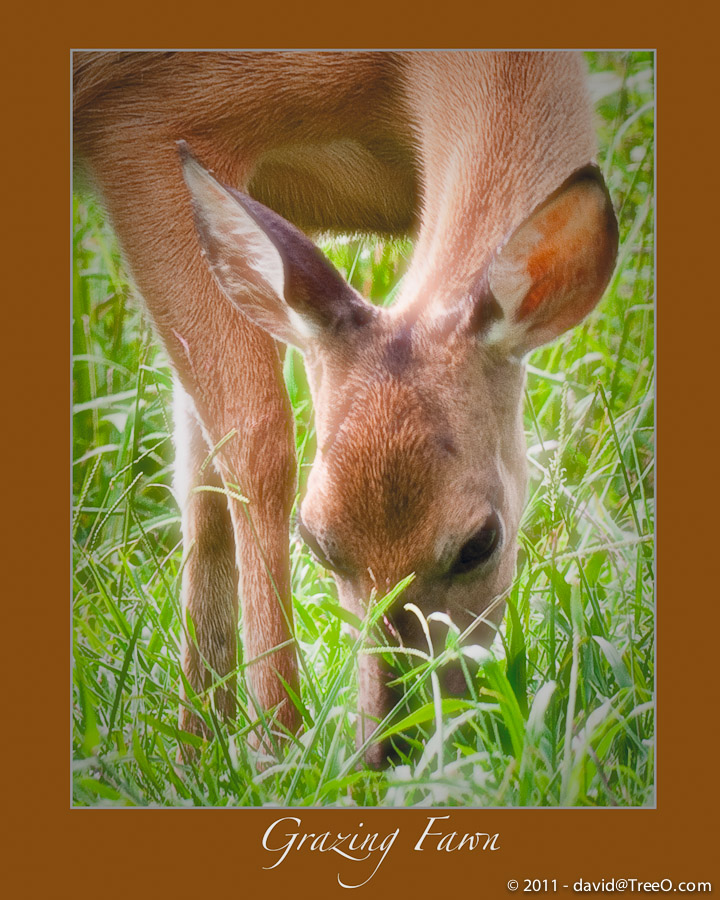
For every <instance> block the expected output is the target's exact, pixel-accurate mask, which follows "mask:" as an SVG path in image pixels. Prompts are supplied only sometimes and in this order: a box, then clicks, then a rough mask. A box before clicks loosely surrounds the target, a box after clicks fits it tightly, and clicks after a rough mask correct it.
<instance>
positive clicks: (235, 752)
mask: <svg viewBox="0 0 720 900" xmlns="http://www.w3.org/2000/svg"><path fill="white" fill-rule="evenodd" d="M589 63H590V69H591V72H592V73H593V75H592V77H593V84H594V85H595V86H596V87H597V88H598V89H600V88H602V91H601V93H603V96H602V97H601V98H599V99H598V101H597V111H598V127H599V134H600V139H601V164H602V165H603V168H604V171H605V173H606V178H607V181H608V185H609V188H610V191H611V194H612V196H613V200H614V202H615V205H616V209H617V210H618V213H619V220H620V233H621V249H620V263H619V267H618V269H617V272H616V274H615V276H614V278H613V281H612V283H611V286H610V288H609V290H608V292H607V294H606V297H605V299H604V300H603V302H602V303H601V304H600V306H599V307H598V309H597V310H596V311H595V312H594V313H593V314H592V315H591V317H590V318H589V319H588V320H587V322H585V323H584V324H583V325H581V326H580V327H578V328H577V329H575V330H574V331H572V332H571V333H569V334H567V335H565V336H564V337H563V338H561V339H559V340H558V341H556V342H555V343H554V344H552V345H550V346H548V347H544V348H542V349H540V350H538V351H537V352H536V353H534V354H533V355H532V357H531V359H530V366H529V375H528V386H527V397H526V415H525V427H526V432H527V442H528V447H529V448H530V449H529V458H530V474H531V481H530V487H529V494H528V503H527V509H526V512H525V515H524V518H523V522H522V528H521V534H520V553H519V559H518V569H517V577H516V579H515V582H514V585H513V588H512V592H511V594H510V597H509V600H508V613H507V615H506V617H505V621H504V624H503V626H502V628H501V633H500V635H499V637H498V640H497V641H496V643H495V645H494V647H493V651H492V653H491V654H489V656H488V658H487V660H486V661H485V662H484V663H483V665H482V666H481V668H480V670H479V673H478V676H477V678H476V679H475V683H474V692H473V697H472V698H471V699H469V700H467V701H444V703H443V704H440V703H439V702H438V701H436V699H435V696H434V692H433V681H432V672H433V670H434V667H435V665H436V662H435V661H433V660H431V659H425V660H424V659H420V658H412V659H411V664H412V668H411V670H410V672H409V676H408V674H406V675H405V676H400V677H404V678H405V679H406V685H407V689H408V690H413V691H415V692H416V696H417V697H419V706H418V710H417V712H416V713H415V714H414V717H413V718H414V721H413V722H408V721H405V722H402V721H400V719H401V716H402V715H403V714H402V713H399V714H398V716H396V718H395V719H392V720H390V721H389V722H388V724H387V726H386V727H387V729H388V730H389V731H394V732H400V731H402V730H403V729H405V728H408V729H409V728H410V726H411V725H414V726H415V730H414V731H413V734H414V735H415V737H414V738H413V741H412V743H411V750H410V752H409V755H408V756H407V757H406V758H404V759H403V760H402V761H401V763H400V764H398V765H397V766H396V767H394V768H391V769H390V770H388V771H386V772H381V773H378V772H373V771H370V770H368V769H366V768H364V767H363V766H362V764H360V763H359V761H358V755H357V753H356V749H355V742H354V724H353V715H354V712H355V710H356V703H357V688H356V680H355V666H356V659H357V652H356V649H357V648H354V647H353V644H352V641H351V640H350V639H349V638H347V637H346V636H345V635H344V633H343V631H342V625H343V621H344V618H345V617H346V616H345V614H344V613H343V612H342V610H340V609H339V607H338V603H337V597H336V593H335V589H334V586H333V582H332V579H331V578H330V576H329V573H327V572H325V571H324V570H322V569H320V568H319V567H318V565H317V564H316V563H315V562H314V561H313V559H312V557H311V556H310V555H309V554H308V552H307V550H306V548H305V547H304V546H303V544H302V543H301V542H300V541H299V539H297V538H295V537H293V539H292V569H293V572H292V584H293V600H294V609H295V621H296V625H297V638H298V646H299V651H300V653H301V655H302V657H303V660H304V664H303V666H302V700H301V701H299V702H301V703H302V711H303V718H304V722H305V725H304V730H303V732H302V733H301V735H300V736H299V738H298V739H297V740H295V741H293V742H290V743H289V745H288V746H287V747H286V749H285V751H284V753H283V755H282V757H281V759H280V760H279V761H278V762H276V764H274V765H271V766H270V767H267V768H263V767H262V766H258V762H257V759H256V757H255V755H254V754H253V752H252V751H250V750H249V748H248V745H247V740H246V736H247V732H248V729H249V723H248V721H247V719H246V718H245V717H244V716H243V715H242V714H241V715H240V716H239V718H238V721H237V722H236V723H234V724H218V723H215V722H214V712H213V707H212V703H211V702H209V700H208V698H207V697H198V698H196V699H195V701H194V702H195V704H196V706H197V709H198V711H199V713H200V714H201V715H202V716H204V718H205V719H206V720H207V721H208V722H210V723H211V724H214V726H215V731H216V737H215V739H213V740H212V741H210V742H202V741H201V740H200V739H197V738H194V737H192V736H186V737H185V738H184V739H185V740H187V741H191V742H193V741H194V742H195V744H196V745H197V748H198V751H199V754H198V757H197V761H196V762H195V763H192V764H184V765H182V766H178V765H175V764H174V759H175V753H176V748H177V744H178V739H183V736H181V735H178V732H177V720H178V708H179V696H178V689H179V685H180V677H181V675H180V671H179V665H178V661H179V635H180V613H179V586H180V575H181V566H182V553H181V547H180V537H179V514H178V509H177V503H176V501H175V498H174V496H173V492H172V478H171V466H172V462H171V461H172V441H171V437H170V435H171V419H172V416H171V396H172V389H171V375H170V372H169V369H168V365H167V360H166V358H165V356H164V353H163V351H162V349H161V348H159V346H158V342H157V340H156V339H155V338H154V336H153V334H152V332H151V330H150V328H149V323H148V321H147V318H146V317H145V316H144V315H143V313H142V311H141V307H140V305H139V304H137V303H135V302H133V301H132V300H131V296H130V290H129V287H128V282H127V278H126V275H125V272H124V270H123V266H122V263H121V261H120V259H119V256H118V253H117V249H116V246H115V243H114V240H113V237H112V235H111V232H110V230H109V228H108V227H107V225H106V224H105V222H104V221H103V218H102V214H101V212H100V210H99V209H98V208H97V206H96V205H95V204H94V203H93V202H91V201H88V200H85V199H84V200H79V199H77V200H76V201H75V209H74V212H75V224H74V229H75V230H74V248H75V261H74V297H73V304H74V306H73V316H74V318H73V337H74V353H75V355H74V366H73V378H74V390H75V409H74V452H75V456H74V460H75V462H74V465H73V484H74V492H75V493H74V496H75V507H74V516H73V549H74V587H75V596H74V605H73V619H74V620H73V629H74V630H73V634H74V691H73V751H74V754H73V788H74V798H75V803H76V804H77V805H81V806H96V805H105V806H115V805H120V806H124V805H131V806H135V805H138V806H141V805H161V806H194V805H209V806H245V805H261V804H286V805H293V806H311V805H336V806H353V805H378V806H414V805H441V804H442V805H445V804H447V805H460V806H557V805H568V806H573V805H581V806H614V805H618V806H638V805H648V804H652V803H653V802H654V703H653V697H654V560H653V551H654V543H653V529H654V501H653V498H654V445H653V441H654V422H653V410H654V402H653V398H654V356H653V350H654V333H653V315H654V308H653V252H654V248H653V235H654V223H653V148H654V144H653V108H652V99H653V73H652V65H653V60H652V55H651V54H649V53H635V54H620V53H598V54H589ZM324 249H326V251H327V252H328V255H329V256H330V258H331V259H332V260H333V262H334V263H335V264H336V265H337V266H338V267H339V268H340V269H341V270H342V271H343V272H344V273H345V274H346V276H349V277H350V280H351V281H352V283H353V284H354V285H355V286H356V287H358V288H359V289H360V290H362V291H363V293H365V295H366V296H369V297H372V299H373V300H375V301H377V302H386V300H387V298H388V297H389V296H391V295H392V291H393V289H394V287H395V286H396V285H397V283H398V280H399V278H400V277H401V275H402V272H403V271H404V269H405V267H406V265H407V258H408V256H409V254H410V251H411V247H410V244H409V243H407V242H404V243H403V242H398V243H377V242H373V241H372V240H369V239H363V240H358V239H352V240H345V241H341V240H338V241H334V242H330V243H327V244H326V245H325V247H324ZM285 374H286V381H287V384H288V389H289V392H290V395H291V399H292V402H293V406H294V409H295V416H296V421H297V446H298V456H299V460H300V464H301V482H302V481H303V477H304V476H305V475H306V474H307V471H308V468H309V465H310V462H311V460H312V455H313V447H314V434H313V428H312V415H311V409H310V405H309V399H308V393H307V385H306V382H305V379H304V373H303V370H302V361H301V358H300V357H299V355H298V354H297V353H296V352H291V353H288V356H287V359H286V365H285ZM240 631H241V632H242V623H240ZM449 644H450V646H449V647H448V648H447V649H446V651H445V652H446V653H447V654H451V653H453V652H455V651H454V642H453V640H452V638H451V639H450V641H449ZM439 649H442V648H439ZM242 669H243V667H242V665H241V666H239V673H240V676H241V677H240V678H239V679H238V681H239V687H238V695H239V702H240V707H241V709H246V708H247V704H246V696H245V693H244V691H245V684H244V679H243V677H242ZM406 669H407V666H406Z"/></svg>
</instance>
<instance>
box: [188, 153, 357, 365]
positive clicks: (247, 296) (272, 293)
mask: <svg viewBox="0 0 720 900" xmlns="http://www.w3.org/2000/svg"><path fill="white" fill-rule="evenodd" d="M178 149H179V152H180V156H181V159H182V164H183V175H184V176H185V181H186V183H187V186H188V188H189V190H190V195H191V198H192V205H193V212H194V215H195V226H196V228H197V232H198V236H199V238H200V244H201V246H202V249H203V252H204V255H205V257H206V259H207V262H208V264H209V266H210V269H211V271H212V273H213V275H214V276H215V278H216V279H217V281H218V283H219V285H220V287H221V288H222V290H223V293H224V294H225V295H226V296H227V297H228V299H229V300H230V301H231V302H232V303H233V304H234V305H235V306H236V307H237V308H238V309H239V310H240V311H241V312H242V313H244V314H245V315H246V316H247V317H248V318H249V319H250V320H251V321H252V322H254V323H255V324H256V325H259V326H260V327H261V328H263V329H265V331H268V332H269V333H270V334H271V335H273V337H276V338H278V339H279V340H281V341H284V342H285V343H288V344H293V345H294V346H296V347H299V348H300V349H301V350H304V349H306V348H307V346H308V345H309V344H310V343H311V342H312V341H313V340H314V339H322V338H323V336H327V335H332V336H336V335H339V334H341V333H342V332H343V331H344V330H347V329H353V328H356V327H358V326H360V325H363V324H365V323H366V322H368V321H370V319H372V318H373V317H374V316H375V309H374V307H373V306H371V305H370V304H369V303H366V302H365V301H364V300H363V299H362V297H360V295H359V294H357V293H356V291H354V290H353V289H352V288H351V287H350V285H348V284H347V282H346V281H345V280H344V279H343V278H342V276H341V275H340V274H339V272H337V270H336V269H334V268H333V267H332V266H331V265H330V263H329V262H328V261H327V260H326V259H325V257H324V256H323V255H322V253H321V252H320V251H319V250H318V248H317V247H316V246H315V245H314V244H313V242H312V241H311V240H309V239H308V238H307V237H306V236H305V235H304V234H303V233H302V232H301V231H298V229H297V228H295V227H294V226H293V225H291V224H290V223H289V222H287V221H286V220H285V219H283V218H282V216H279V215H278V214H277V213H275V212H273V211H272V210H271V209H268V208H267V207H266V206H263V205H262V203H258V202H257V200H253V199H252V198H251V197H248V196H247V195H245V194H242V193H240V191H236V190H234V189H233V188H229V187H226V186H225V185H222V184H220V182H218V181H217V180H216V179H215V178H213V176H212V175H211V174H210V173H209V172H208V171H207V170H206V169H204V168H203V167H202V166H201V165H200V163H198V161H197V160H196V159H195V158H194V157H193V156H192V154H191V153H190V151H189V149H188V146H187V144H186V143H185V142H184V141H179V142H178Z"/></svg>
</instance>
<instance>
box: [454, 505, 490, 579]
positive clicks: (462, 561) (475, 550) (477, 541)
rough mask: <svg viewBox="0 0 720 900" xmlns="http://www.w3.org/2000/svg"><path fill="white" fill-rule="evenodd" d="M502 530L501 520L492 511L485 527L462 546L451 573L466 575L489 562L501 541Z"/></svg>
mask: <svg viewBox="0 0 720 900" xmlns="http://www.w3.org/2000/svg"><path fill="white" fill-rule="evenodd" d="M500 532H501V527H500V520H499V519H498V517H497V515H496V514H495V513H491V515H490V516H488V518H487V521H486V522H485V524H484V525H483V527H482V528H481V529H480V530H479V531H476V532H475V534H474V535H473V536H472V537H471V538H470V540H469V541H466V542H465V543H464V544H463V545H462V547H461V548H460V552H459V553H458V555H457V556H456V557H455V561H454V563H453V564H452V566H451V568H450V575H465V574H466V573H468V572H472V571H473V570H474V569H477V568H478V567H479V566H481V565H482V564H483V563H484V562H487V561H488V560H489V559H490V557H491V556H492V555H493V553H494V552H495V550H496V549H497V546H498V544H499V543H500Z"/></svg>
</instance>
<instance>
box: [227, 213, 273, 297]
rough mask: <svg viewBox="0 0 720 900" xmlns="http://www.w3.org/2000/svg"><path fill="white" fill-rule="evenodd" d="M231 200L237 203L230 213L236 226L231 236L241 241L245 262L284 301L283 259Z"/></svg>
mask: <svg viewBox="0 0 720 900" xmlns="http://www.w3.org/2000/svg"><path fill="white" fill-rule="evenodd" d="M229 199H230V200H233V202H235V210H233V211H232V212H230V213H229V215H230V217H231V218H232V223H231V224H232V225H233V226H234V227H233V228H232V231H231V234H233V235H234V236H235V237H237V238H238V239H239V242H240V244H241V246H242V249H243V255H244V256H245V262H246V263H247V265H248V266H250V268H251V269H253V270H254V271H255V272H256V273H257V274H258V275H259V276H260V277H261V278H262V279H264V280H265V281H266V282H267V283H268V284H269V285H270V287H271V289H272V291H273V293H274V294H275V295H276V296H277V297H281V298H283V299H284V297H285V270H284V268H283V261H282V257H281V256H280V254H279V253H278V251H277V248H276V247H275V245H274V244H273V242H272V241H271V240H270V238H269V237H268V236H267V235H266V234H265V232H264V231H263V230H262V229H261V228H260V226H259V225H258V224H257V222H256V221H255V220H254V219H253V218H252V216H251V215H249V214H248V213H247V212H245V210H244V209H243V208H242V206H241V205H240V204H239V203H237V201H234V198H232V197H229Z"/></svg>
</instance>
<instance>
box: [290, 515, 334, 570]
mask: <svg viewBox="0 0 720 900" xmlns="http://www.w3.org/2000/svg"><path fill="white" fill-rule="evenodd" d="M298 531H299V532H300V537H301V538H302V539H303V540H304V541H305V543H306V544H307V546H308V548H309V549H310V552H311V553H312V555H313V556H314V557H315V559H316V561H317V562H319V563H320V565H321V566H322V567H323V568H324V569H330V571H331V572H339V571H340V570H339V569H338V567H337V566H336V565H335V564H334V563H333V562H332V561H331V560H329V559H328V558H327V556H326V555H325V553H324V552H323V549H322V547H321V546H320V544H319V543H318V542H317V540H316V538H315V536H314V535H313V534H312V532H310V531H308V529H307V528H306V526H305V523H304V522H303V520H302V519H301V518H300V517H299V516H298Z"/></svg>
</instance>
